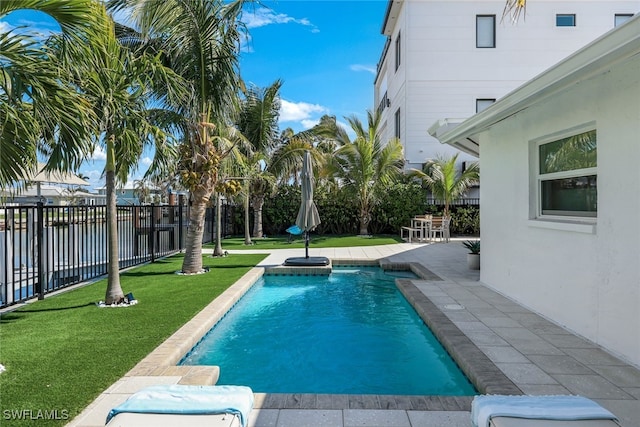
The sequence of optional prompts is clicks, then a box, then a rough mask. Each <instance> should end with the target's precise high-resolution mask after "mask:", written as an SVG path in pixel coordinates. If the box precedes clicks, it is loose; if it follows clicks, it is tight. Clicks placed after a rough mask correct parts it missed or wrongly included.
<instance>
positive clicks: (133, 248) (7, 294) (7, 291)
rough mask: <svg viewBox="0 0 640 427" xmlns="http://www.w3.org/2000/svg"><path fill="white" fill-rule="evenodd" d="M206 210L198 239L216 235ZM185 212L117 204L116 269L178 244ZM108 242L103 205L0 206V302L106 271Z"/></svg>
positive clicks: (159, 254) (11, 301)
mask: <svg viewBox="0 0 640 427" xmlns="http://www.w3.org/2000/svg"><path fill="white" fill-rule="evenodd" d="M208 211H210V212H207V215H206V220H205V232H204V236H203V243H208V242H210V241H211V239H212V238H213V236H214V235H215V233H214V230H213V227H214V224H215V221H214V212H213V209H208ZM188 214H189V208H188V207H186V206H185V207H183V206H155V205H150V206H130V205H127V206H125V205H118V207H117V221H118V249H119V267H120V269H124V268H127V267H131V266H134V265H139V264H143V263H146V262H153V261H154V260H155V259H156V258H159V257H164V256H167V255H171V254H173V253H176V252H178V251H180V250H181V249H183V248H184V247H185V239H186V235H187V226H188V218H189V217H188ZM223 217H224V216H223ZM107 241H108V239H107V212H106V206H103V205H101V206H97V205H96V206H93V205H91V206H44V205H43V204H42V203H38V204H37V206H3V207H0V307H5V306H8V305H12V304H16V303H18V302H23V301H26V300H29V299H33V298H38V297H39V298H43V297H44V295H45V294H47V293H49V292H52V291H55V290H58V289H61V288H64V287H67V286H71V285H73V284H77V283H80V282H84V281H87V280H90V279H94V278H97V277H99V276H103V275H105V274H107V259H108V252H107Z"/></svg>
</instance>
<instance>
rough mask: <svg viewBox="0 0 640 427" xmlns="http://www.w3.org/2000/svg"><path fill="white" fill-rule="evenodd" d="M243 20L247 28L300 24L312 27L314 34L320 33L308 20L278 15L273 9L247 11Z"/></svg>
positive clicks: (243, 15) (260, 8)
mask: <svg viewBox="0 0 640 427" xmlns="http://www.w3.org/2000/svg"><path fill="white" fill-rule="evenodd" d="M242 20H243V22H244V23H245V24H246V26H247V28H249V29H251V28H259V27H264V26H267V25H272V24H292V23H293V24H299V25H304V26H306V27H311V28H312V31H313V32H314V33H317V32H319V30H318V29H317V28H316V26H315V25H313V23H311V21H309V19H307V18H302V19H297V18H294V17H292V16H289V15H287V14H284V13H276V12H275V11H274V10H272V9H268V8H266V7H259V8H256V9H255V10H252V11H245V12H244V13H243V14H242Z"/></svg>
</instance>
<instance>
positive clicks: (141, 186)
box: [133, 179, 151, 203]
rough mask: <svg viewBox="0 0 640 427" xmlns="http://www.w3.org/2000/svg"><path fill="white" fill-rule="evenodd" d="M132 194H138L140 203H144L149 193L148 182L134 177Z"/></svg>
mask: <svg viewBox="0 0 640 427" xmlns="http://www.w3.org/2000/svg"><path fill="white" fill-rule="evenodd" d="M133 194H135V195H136V196H138V201H139V202H140V203H146V202H147V198H148V197H149V195H150V194H151V191H150V190H149V183H148V182H147V180H145V179H136V180H135V181H133Z"/></svg>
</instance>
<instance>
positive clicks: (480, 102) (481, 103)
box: [476, 98, 496, 113]
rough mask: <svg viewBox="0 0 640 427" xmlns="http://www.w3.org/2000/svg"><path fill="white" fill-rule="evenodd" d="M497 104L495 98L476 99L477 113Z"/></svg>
mask: <svg viewBox="0 0 640 427" xmlns="http://www.w3.org/2000/svg"><path fill="white" fill-rule="evenodd" d="M495 102H496V99H495V98H477V99H476V113H479V112H480V111H482V110H485V109H487V108H488V107H490V106H491V105H493V104H494V103H495Z"/></svg>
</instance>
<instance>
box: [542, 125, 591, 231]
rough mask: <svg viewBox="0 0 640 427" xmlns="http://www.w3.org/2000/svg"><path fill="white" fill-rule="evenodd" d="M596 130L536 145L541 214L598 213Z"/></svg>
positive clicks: (581, 216)
mask: <svg viewBox="0 0 640 427" xmlns="http://www.w3.org/2000/svg"><path fill="white" fill-rule="evenodd" d="M596 135H597V134H596V131H595V129H592V130H588V131H585V132H581V133H578V134H572V135H570V136H567V137H564V138H561V139H555V140H552V141H546V142H540V143H538V144H537V147H536V148H537V177H536V181H537V192H538V209H537V210H538V216H539V217H549V218H553V217H558V218H571V217H574V218H580V219H585V218H596V217H597V216H598V171H597V166H598V144H597V137H596Z"/></svg>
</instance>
